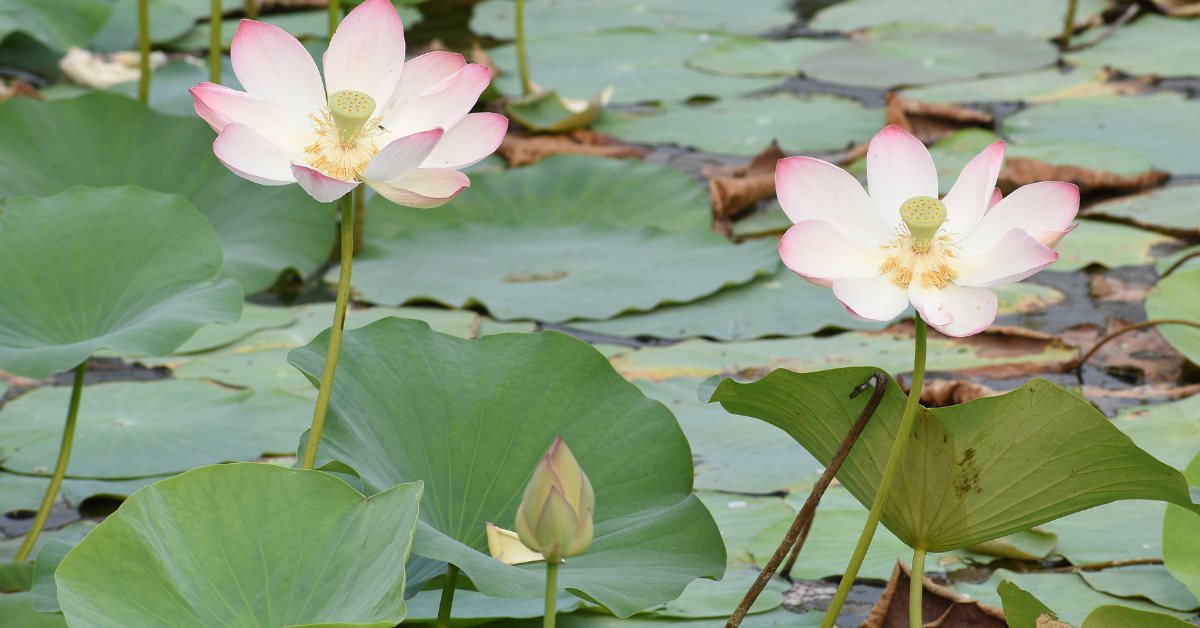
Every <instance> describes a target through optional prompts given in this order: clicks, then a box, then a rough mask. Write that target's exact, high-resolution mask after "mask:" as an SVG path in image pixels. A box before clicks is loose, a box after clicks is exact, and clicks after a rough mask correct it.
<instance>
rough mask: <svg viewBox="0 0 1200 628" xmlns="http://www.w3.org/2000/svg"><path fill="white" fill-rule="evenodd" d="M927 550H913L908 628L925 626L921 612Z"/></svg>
mask: <svg viewBox="0 0 1200 628" xmlns="http://www.w3.org/2000/svg"><path fill="white" fill-rule="evenodd" d="M924 580H925V548H924V547H921V546H920V545H918V546H917V547H914V548H913V562H912V573H910V574H909V575H908V628H921V626H923V625H924V624H925V620H924V616H923V614H922V612H921V595H922V594H923V593H924V592H925V583H924Z"/></svg>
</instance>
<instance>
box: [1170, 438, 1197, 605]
mask: <svg viewBox="0 0 1200 628" xmlns="http://www.w3.org/2000/svg"><path fill="white" fill-rule="evenodd" d="M1183 474H1184V475H1185V476H1187V479H1188V480H1189V481H1191V482H1195V483H1200V454H1197V455H1196V457H1195V458H1193V459H1192V461H1191V463H1190V464H1188V466H1187V469H1185V470H1184V472H1183ZM1162 541H1163V542H1162V556H1163V561H1164V562H1165V563H1166V564H1167V570H1169V571H1170V572H1171V575H1172V576H1175V578H1176V579H1177V580H1179V581H1180V582H1182V583H1183V584H1184V586H1186V587H1187V588H1188V590H1189V591H1191V592H1192V595H1196V596H1200V518H1197V516H1196V514H1195V513H1192V512H1188V511H1187V510H1185V509H1183V508H1179V507H1177V506H1172V505H1168V506H1167V512H1166V514H1165V515H1164V516H1163V525H1162Z"/></svg>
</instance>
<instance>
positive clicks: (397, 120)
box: [383, 63, 492, 135]
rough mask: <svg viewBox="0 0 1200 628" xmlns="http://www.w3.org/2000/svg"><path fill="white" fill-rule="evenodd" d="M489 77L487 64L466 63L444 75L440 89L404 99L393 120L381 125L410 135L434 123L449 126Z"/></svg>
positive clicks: (466, 109)
mask: <svg viewBox="0 0 1200 628" xmlns="http://www.w3.org/2000/svg"><path fill="white" fill-rule="evenodd" d="M491 80H492V72H491V70H488V69H487V67H486V66H482V65H476V64H474V63H472V64H468V65H467V66H465V67H464V68H463V69H461V70H459V71H458V72H457V73H455V75H454V76H452V77H451V78H448V79H446V80H445V83H446V85H445V86H444V87H442V88H441V89H436V90H434V89H430V90H427V91H426V92H425V93H424V94H422V95H420V96H417V97H416V98H413V99H411V100H409V101H408V102H406V103H404V106H402V107H400V109H399V111H397V112H396V114H395V116H394V118H393V121H392V123H391V124H390V125H389V124H388V123H387V122H386V121H385V122H384V123H383V125H384V127H385V128H387V129H388V130H389V131H391V132H393V133H396V134H399V135H411V134H413V133H417V132H419V131H427V130H429V129H432V128H436V127H441V128H443V129H449V128H451V127H453V126H454V125H456V124H458V123H459V122H460V121H461V120H462V119H463V118H465V117H466V115H467V114H468V113H469V112H470V111H471V108H472V107H474V106H475V103H476V102H477V101H478V100H479V95H480V94H482V93H483V90H485V89H487V86H488V84H489V83H490V82H491ZM440 85H441V84H439V86H440ZM435 87H438V86H435Z"/></svg>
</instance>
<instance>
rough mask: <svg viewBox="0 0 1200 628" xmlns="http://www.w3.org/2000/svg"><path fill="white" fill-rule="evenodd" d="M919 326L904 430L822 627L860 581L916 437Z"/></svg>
mask: <svg viewBox="0 0 1200 628" xmlns="http://www.w3.org/2000/svg"><path fill="white" fill-rule="evenodd" d="M916 325H917V334H916V335H917V338H916V341H917V343H916V344H917V346H916V352H915V355H914V356H913V375H912V386H911V387H910V388H909V392H908V404H907V405H905V406H904V416H903V418H901V419H900V429H899V430H897V431H896V442H894V443H893V444H892V453H891V454H890V455H889V456H888V461H887V466H886V467H884V469H883V478H881V479H880V482H879V490H878V491H877V492H876V493H875V501H874V502H873V503H872V504H871V514H869V515H867V524H866V525H865V526H863V531H862V535H860V536H859V537H858V545H857V546H856V547H855V548H854V554H853V555H852V556H851V557H850V564H849V565H847V566H846V573H845V574H843V575H842V582H841V584H839V585H838V589H837V593H835V594H834V596H833V601H832V602H831V603H830V605H829V610H828V611H826V612H825V619H824V621H822V622H821V628H833V624H834V622H835V621H837V616H838V613H840V612H841V611H842V605H843V604H845V603H846V596H848V595H850V587H852V586H854V580H855V579H856V578H858V570H859V569H860V568H861V567H862V563H863V559H865V558H866V557H867V549H869V548H870V547H871V539H872V538H873V537H874V536H875V529H876V528H878V527H879V517H880V516H882V515H883V506H884V504H886V503H887V497H888V493H889V492H891V490H892V482H893V480H895V479H896V470H897V469H898V468H899V467H900V457H901V456H902V455H903V454H904V447H905V445H907V444H908V437H909V435H910V434H912V429H913V421H915V420H916V418H917V408H918V407H920V405H921V404H920V401H921V386H923V385H924V384H925V336H926V331H927V330H926V326H925V321H924V320H923V319H922V318H921V315H920V314H919V313H918V314H917V315H916Z"/></svg>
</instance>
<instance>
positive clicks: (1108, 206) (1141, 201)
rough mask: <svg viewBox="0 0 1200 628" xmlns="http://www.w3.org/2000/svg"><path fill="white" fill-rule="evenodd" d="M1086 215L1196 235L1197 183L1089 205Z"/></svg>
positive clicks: (1199, 213) (1199, 225)
mask: <svg viewBox="0 0 1200 628" xmlns="http://www.w3.org/2000/svg"><path fill="white" fill-rule="evenodd" d="M1087 214H1088V215H1089V216H1105V217H1107V218H1112V219H1114V220H1120V221H1122V222H1128V223H1130V224H1132V225H1136V226H1138V227H1143V228H1146V229H1153V230H1155V231H1161V232H1163V233H1168V234H1171V235H1175V236H1184V237H1193V238H1194V237H1196V236H1200V185H1196V184H1193V185H1179V186H1175V187H1170V188H1165V189H1161V190H1155V191H1153V192H1147V193H1145V194H1138V195H1137V196H1126V197H1122V198H1117V199H1113V200H1111V201H1105V202H1103V203H1098V204H1096V205H1092V206H1091V207H1089V208H1088V210H1087Z"/></svg>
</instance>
